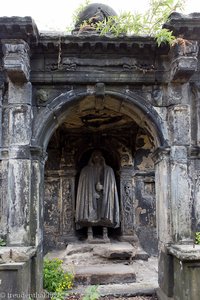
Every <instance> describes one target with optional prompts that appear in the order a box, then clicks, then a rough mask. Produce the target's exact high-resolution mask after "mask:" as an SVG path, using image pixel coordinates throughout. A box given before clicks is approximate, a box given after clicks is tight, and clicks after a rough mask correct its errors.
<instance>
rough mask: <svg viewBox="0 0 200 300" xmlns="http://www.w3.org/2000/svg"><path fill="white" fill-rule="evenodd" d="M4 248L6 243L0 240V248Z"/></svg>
mask: <svg viewBox="0 0 200 300" xmlns="http://www.w3.org/2000/svg"><path fill="white" fill-rule="evenodd" d="M4 246H6V242H5V241H4V239H2V238H0V247H4Z"/></svg>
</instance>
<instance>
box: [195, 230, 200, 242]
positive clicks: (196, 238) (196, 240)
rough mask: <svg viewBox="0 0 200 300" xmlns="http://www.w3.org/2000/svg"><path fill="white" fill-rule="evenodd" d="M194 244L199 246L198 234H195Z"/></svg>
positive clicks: (199, 237) (199, 238) (199, 233)
mask: <svg viewBox="0 0 200 300" xmlns="http://www.w3.org/2000/svg"><path fill="white" fill-rule="evenodd" d="M195 244H197V245H200V232H196V233H195Z"/></svg>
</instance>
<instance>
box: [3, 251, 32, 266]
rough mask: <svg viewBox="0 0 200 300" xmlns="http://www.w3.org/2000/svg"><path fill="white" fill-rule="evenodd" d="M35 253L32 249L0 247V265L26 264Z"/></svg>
mask: <svg viewBox="0 0 200 300" xmlns="http://www.w3.org/2000/svg"><path fill="white" fill-rule="evenodd" d="M35 253H36V249H35V248H34V247H1V248H0V263H1V264H6V263H11V262H26V261H29V260H30V258H31V257H32V256H34V255H35Z"/></svg>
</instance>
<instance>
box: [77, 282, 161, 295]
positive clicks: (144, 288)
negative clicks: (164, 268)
mask: <svg viewBox="0 0 200 300" xmlns="http://www.w3.org/2000/svg"><path fill="white" fill-rule="evenodd" d="M87 288H88V286H85V285H79V286H77V287H76V288H75V289H73V290H72V293H78V294H81V295H84V294H85V292H86V290H87ZM157 289H158V283H157V282H147V283H138V282H135V283H128V284H127V283H124V284H122V283H120V284H107V285H99V286H98V287H97V291H98V293H99V294H100V296H103V297H105V296H113V297H116V298H118V297H134V296H152V295H155V294H156V291H157Z"/></svg>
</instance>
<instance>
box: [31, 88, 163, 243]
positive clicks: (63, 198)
mask: <svg viewBox="0 0 200 300" xmlns="http://www.w3.org/2000/svg"><path fill="white" fill-rule="evenodd" d="M40 120H41V122H40V124H39V126H38V127H39V128H38V127H37V128H35V129H34V136H33V139H32V141H33V144H37V145H38V146H41V147H43V148H44V149H45V150H47V152H48V157H49V159H48V161H47V164H46V171H45V181H46V184H45V201H46V204H45V205H46V210H45V213H44V216H45V222H44V225H45V226H44V227H45V232H46V233H47V235H46V236H51V237H52V240H51V241H50V244H49V245H47V248H48V247H49V246H50V247H56V245H58V244H59V243H66V242H68V241H71V240H72V241H73V240H74V239H76V238H77V232H76V227H75V224H74V211H75V207H76V187H77V180H78V176H79V174H80V170H81V168H82V167H83V166H84V165H85V164H86V162H87V160H88V158H89V156H90V153H91V152H92V151H93V149H100V150H101V151H102V152H103V153H104V155H105V157H106V160H107V163H108V164H109V165H111V166H112V167H113V169H114V171H115V174H116V178H117V184H118V190H119V194H120V207H121V216H122V218H121V227H120V232H119V231H118V235H121V236H123V238H125V240H134V235H135V228H136V227H137V226H138V228H139V227H140V226H139V225H140V224H139V223H138V224H139V225H138V224H136V222H137V220H138V219H137V218H136V215H135V210H136V209H137V207H136V204H135V203H136V202H135V199H136V193H135V189H136V188H137V187H136V185H137V184H136V178H138V177H137V176H138V174H136V171H138V170H137V168H135V156H136V153H137V151H138V150H140V147H139V146H138V145H139V141H140V140H141V138H142V137H145V136H148V140H149V141H151V145H152V149H151V150H152V151H153V150H155V148H157V147H158V146H163V145H165V143H166V142H165V138H164V132H165V128H164V123H163V122H162V120H161V118H160V116H159V115H158V114H157V112H156V111H155V110H154V109H153V108H152V107H151V106H150V105H149V104H148V103H146V102H145V100H144V99H136V96H135V95H134V97H133V95H132V94H131V93H127V92H124V93H119V92H115V93H114V92H113V91H112V92H111V91H107V93H106V95H105V97H104V98H100V99H99V98H98V97H96V96H95V93H89V94H88V93H82V94H81V93H80V91H77V92H74V91H72V92H68V93H66V94H65V95H61V96H60V97H58V98H56V99H54V100H53V101H52V102H51V103H48V104H47V106H46V108H44V109H43V110H41V112H40ZM40 125H41V126H40ZM47 145H48V146H47ZM152 151H151V152H152ZM145 155H146V154H145ZM50 160H51V161H50ZM52 163H53V165H54V166H52ZM139 171H140V170H139ZM145 172H146V169H145V170H143V173H144V174H143V175H142V176H143V177H144V176H145V174H146V173H145ZM136 175H137V176H136ZM139 176H140V175H139ZM143 177H139V178H140V179H141V178H143ZM145 180H147V181H148V180H149V179H148V178H147V179H145ZM139 182H141V180H139ZM127 186H129V187H130V186H131V189H132V192H131V195H127V193H126V191H127V189H126V187H127ZM138 186H139V187H141V186H143V188H144V191H145V189H146V188H145V184H143V185H142V184H139V185H138ZM148 186H149V185H148ZM56 195H59V197H58V196H56ZM141 197H142V194H141ZM46 199H47V200H46ZM47 210H48V211H49V212H50V213H49V216H48V217H47V215H46V212H47ZM137 211H138V210H137ZM47 219H49V220H48V221H47ZM127 220H128V221H127ZM127 222H129V224H128V223H127ZM51 242H52V243H53V244H52V245H51ZM48 243H49V241H48V242H47V244H48Z"/></svg>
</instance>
